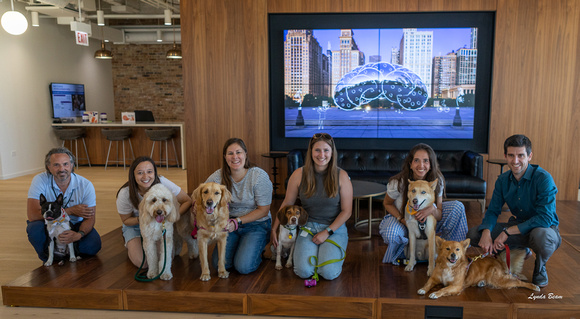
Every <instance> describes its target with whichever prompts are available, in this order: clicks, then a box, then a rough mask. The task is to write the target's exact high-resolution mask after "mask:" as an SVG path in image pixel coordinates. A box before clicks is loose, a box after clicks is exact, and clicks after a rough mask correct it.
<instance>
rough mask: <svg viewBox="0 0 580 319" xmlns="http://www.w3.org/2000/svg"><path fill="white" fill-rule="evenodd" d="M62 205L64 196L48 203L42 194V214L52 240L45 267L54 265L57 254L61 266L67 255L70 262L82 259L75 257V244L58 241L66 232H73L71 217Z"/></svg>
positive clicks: (59, 196)
mask: <svg viewBox="0 0 580 319" xmlns="http://www.w3.org/2000/svg"><path fill="white" fill-rule="evenodd" d="M62 204H63V196H62V194H60V195H58V197H57V198H56V201H54V202H48V201H47V200H46V197H44V194H40V212H41V213H42V217H43V218H44V223H45V224H46V231H47V232H48V238H49V239H50V244H49V245H48V260H47V261H46V262H45V263H44V265H45V266H50V265H52V262H53V261H54V255H55V254H56V256H57V259H59V260H60V262H59V265H62V264H63V263H64V258H65V257H66V255H67V254H69V256H70V258H69V261H70V262H75V261H77V260H79V259H81V258H80V257H78V258H77V257H76V256H75V249H74V245H73V243H70V244H68V245H65V244H63V243H61V242H60V241H59V240H58V235H60V234H62V233H63V232H64V231H67V230H71V227H70V217H69V216H68V215H67V213H66V212H65V211H64V209H63V208H62Z"/></svg>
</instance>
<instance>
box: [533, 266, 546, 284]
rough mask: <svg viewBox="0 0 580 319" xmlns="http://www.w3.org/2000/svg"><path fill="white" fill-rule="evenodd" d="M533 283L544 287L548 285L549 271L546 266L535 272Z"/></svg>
mask: <svg viewBox="0 0 580 319" xmlns="http://www.w3.org/2000/svg"><path fill="white" fill-rule="evenodd" d="M532 283H533V284H534V285H536V286H538V287H540V288H544V287H546V286H547V285H548V272H547V271H546V268H544V270H543V271H540V272H539V273H536V274H534V276H533V277H532Z"/></svg>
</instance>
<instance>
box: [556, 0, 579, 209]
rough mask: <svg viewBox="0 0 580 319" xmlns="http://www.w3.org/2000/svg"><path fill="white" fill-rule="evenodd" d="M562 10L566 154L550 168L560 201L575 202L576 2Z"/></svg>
mask: <svg viewBox="0 0 580 319" xmlns="http://www.w3.org/2000/svg"><path fill="white" fill-rule="evenodd" d="M563 10H564V14H565V17H566V24H565V30H564V37H565V40H564V42H565V44H566V46H565V51H564V52H563V53H562V57H561V58H562V59H564V60H565V66H564V67H565V68H566V70H567V76H566V81H565V82H564V83H565V85H566V86H567V88H568V92H566V96H569V99H567V100H566V101H565V103H566V104H565V105H564V106H565V109H566V110H567V111H569V113H567V114H566V115H565V117H564V120H566V121H567V123H568V125H567V127H566V131H565V134H563V135H562V137H565V140H564V141H562V148H564V149H565V150H567V151H569V152H570V154H568V156H565V157H563V158H562V162H560V163H554V165H558V164H560V165H559V166H560V168H561V173H560V176H562V177H561V179H560V180H561V181H563V182H560V184H559V190H560V193H561V194H562V195H561V197H560V198H561V199H567V200H574V199H578V193H579V190H578V187H579V186H578V184H579V183H580V165H579V164H578V159H579V158H580V148H578V147H575V145H578V141H579V140H580V111H578V106H579V105H580V0H568V1H566V7H565V8H563ZM555 131H557V132H561V128H559V127H556V128H555ZM550 135H551V134H550ZM556 139H557V137H556ZM556 152H560V150H556Z"/></svg>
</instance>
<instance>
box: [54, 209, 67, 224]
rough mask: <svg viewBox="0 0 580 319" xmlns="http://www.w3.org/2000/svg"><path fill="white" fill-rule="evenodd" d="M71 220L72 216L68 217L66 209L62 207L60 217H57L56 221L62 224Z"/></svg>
mask: <svg viewBox="0 0 580 319" xmlns="http://www.w3.org/2000/svg"><path fill="white" fill-rule="evenodd" d="M69 220H70V218H69V217H68V215H67V213H66V211H65V210H64V208H62V207H61V209H60V217H59V218H57V219H55V220H54V222H55V223H59V224H60V223H64V222H68V221H69Z"/></svg>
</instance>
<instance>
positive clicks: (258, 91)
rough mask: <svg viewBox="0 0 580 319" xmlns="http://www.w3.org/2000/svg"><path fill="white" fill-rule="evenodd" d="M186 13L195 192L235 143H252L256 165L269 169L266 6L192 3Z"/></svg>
mask: <svg viewBox="0 0 580 319" xmlns="http://www.w3.org/2000/svg"><path fill="white" fill-rule="evenodd" d="M182 10H183V13H182V14H183V17H184V19H183V32H184V41H183V42H184V45H183V50H184V55H185V57H184V60H185V61H184V68H185V72H184V85H185V90H184V97H185V105H186V110H185V118H186V121H187V122H188V123H191V124H192V125H189V126H188V128H187V132H188V133H187V134H188V136H189V137H190V138H188V143H189V145H188V146H189V147H188V156H187V157H188V163H189V165H191V166H189V167H192V168H194V169H193V170H192V171H191V173H190V174H189V176H188V189H189V191H192V190H193V189H194V188H195V187H196V186H197V185H198V184H199V183H200V182H203V181H205V179H206V178H207V177H208V176H209V175H210V174H211V173H212V172H213V171H215V170H216V169H218V168H219V167H220V165H221V156H222V147H223V144H224V142H225V141H226V140H227V139H228V138H230V137H240V138H242V139H243V140H244V141H245V142H246V145H247V146H248V152H249V153H248V156H249V157H250V160H251V161H253V162H255V163H256V164H258V165H259V166H260V167H265V164H267V161H266V159H264V158H262V157H261V156H260V154H261V153H265V152H267V151H268V148H269V125H268V112H267V105H268V90H267V65H268V62H267V46H266V35H267V25H266V2H265V0H262V1H250V0H244V1H235V0H219V1H201V0H200V1H187V2H184V3H183V4H182ZM187 39H191V41H193V42H194V43H191V41H188V40H187Z"/></svg>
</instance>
